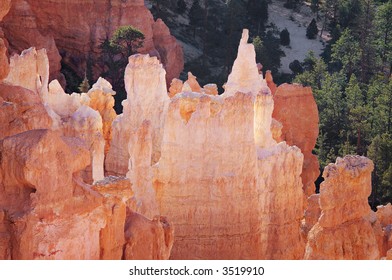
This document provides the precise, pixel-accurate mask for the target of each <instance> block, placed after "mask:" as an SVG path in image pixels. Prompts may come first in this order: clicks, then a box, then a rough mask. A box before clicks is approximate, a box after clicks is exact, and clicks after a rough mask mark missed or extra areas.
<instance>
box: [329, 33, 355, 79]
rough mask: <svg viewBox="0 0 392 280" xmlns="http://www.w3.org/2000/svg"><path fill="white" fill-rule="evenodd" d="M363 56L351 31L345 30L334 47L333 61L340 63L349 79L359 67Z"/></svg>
mask: <svg viewBox="0 0 392 280" xmlns="http://www.w3.org/2000/svg"><path fill="white" fill-rule="evenodd" d="M361 55H362V51H361V49H360V47H359V42H358V41H356V39H355V38H354V36H352V34H351V31H350V29H346V30H344V31H343V33H342V36H341V37H340V38H339V40H337V41H336V43H335V44H334V45H333V47H332V61H333V62H337V63H339V65H340V67H341V68H343V70H344V72H345V73H346V74H347V76H348V77H349V76H350V75H351V74H352V73H353V71H354V69H355V68H357V67H358V66H359V62H360V59H361Z"/></svg>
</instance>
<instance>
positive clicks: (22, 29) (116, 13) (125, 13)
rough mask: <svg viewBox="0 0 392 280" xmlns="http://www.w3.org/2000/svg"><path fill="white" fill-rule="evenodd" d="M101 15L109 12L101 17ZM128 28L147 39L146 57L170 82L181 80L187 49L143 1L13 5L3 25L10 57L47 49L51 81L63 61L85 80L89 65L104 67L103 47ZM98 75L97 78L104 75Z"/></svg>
mask: <svg viewBox="0 0 392 280" xmlns="http://www.w3.org/2000/svg"><path fill="white" fill-rule="evenodd" d="M101 11H106V12H105V13H104V15H103V16H98V17H97V16H96V15H97V14H102V13H101ZM124 25H133V26H135V27H137V28H139V29H140V30H141V31H142V32H143V33H144V35H145V37H146V40H145V43H144V47H143V49H142V50H141V52H142V53H149V54H151V55H156V56H158V57H159V58H160V59H161V61H162V62H163V63H164V65H165V68H166V70H167V72H168V76H167V81H168V82H170V81H171V80H172V79H173V78H175V77H178V76H179V74H180V72H181V71H182V69H183V65H184V61H183V52H182V48H181V46H180V45H179V44H178V43H177V41H176V40H175V38H174V37H173V36H171V35H170V31H169V30H168V28H167V27H166V25H165V24H164V23H163V22H162V21H160V20H158V21H156V22H154V20H153V17H152V15H151V13H150V12H149V11H148V9H147V8H146V7H145V6H144V1H143V0H128V1H122V0H111V1H109V0H105V1H93V0H88V1H83V2H81V1H77V0H71V1H64V0H55V1H52V0H50V1H49V0H44V1H35V0H12V6H11V9H10V12H9V14H8V15H7V16H6V17H5V18H4V21H3V23H1V26H2V27H3V29H4V32H5V36H6V38H7V39H8V40H9V41H10V50H11V52H14V51H15V52H21V51H22V50H24V49H27V48H29V47H30V46H35V47H36V48H46V50H47V52H48V56H49V60H50V65H51V75H50V77H51V79H55V78H57V79H59V75H58V74H59V71H60V60H61V57H62V58H63V63H65V64H66V65H68V66H69V67H71V68H73V69H74V70H75V71H76V73H78V74H79V76H81V77H82V76H83V75H84V73H85V70H86V62H87V60H92V61H93V62H94V63H93V64H94V65H96V64H97V63H98V62H99V61H98V59H99V53H100V51H99V48H98V46H99V44H100V42H101V41H102V40H104V39H105V38H107V37H110V36H111V35H112V33H113V32H114V31H115V30H116V29H117V28H118V27H120V26H124ZM60 54H61V57H60ZM94 70H95V73H94V76H95V78H98V76H99V74H100V69H99V68H96V69H94Z"/></svg>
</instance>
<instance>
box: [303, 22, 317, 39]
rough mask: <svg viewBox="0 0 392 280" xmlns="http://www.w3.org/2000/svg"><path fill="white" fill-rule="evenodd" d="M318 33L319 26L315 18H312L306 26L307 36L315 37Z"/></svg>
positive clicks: (309, 37)
mask: <svg viewBox="0 0 392 280" xmlns="http://www.w3.org/2000/svg"><path fill="white" fill-rule="evenodd" d="M317 34H318V27H317V23H316V20H315V19H312V21H311V22H310V24H309V25H308V27H307V28H306V37H307V38H308V39H315V38H316V36H317Z"/></svg>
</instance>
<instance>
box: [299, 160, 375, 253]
mask: <svg viewBox="0 0 392 280" xmlns="http://www.w3.org/2000/svg"><path fill="white" fill-rule="evenodd" d="M372 170H373V162H372V161H371V160H369V159H367V158H365V157H360V156H346V157H344V158H343V159H342V158H338V159H337V160H336V163H335V164H329V165H328V166H327V167H326V168H325V170H324V172H323V177H324V179H325V181H324V182H323V183H322V184H321V186H320V208H321V216H320V218H319V220H318V222H317V223H316V225H315V226H314V227H313V228H312V229H311V230H310V232H309V235H308V243H307V247H306V252H305V259H378V258H379V257H380V252H379V248H378V244H377V239H376V236H375V233H374V231H373V228H372V225H371V223H370V222H369V220H368V219H367V216H368V214H369V212H370V207H369V204H368V201H367V198H368V196H369V195H370V193H371V172H372Z"/></svg>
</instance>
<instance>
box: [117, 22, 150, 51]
mask: <svg viewBox="0 0 392 280" xmlns="http://www.w3.org/2000/svg"><path fill="white" fill-rule="evenodd" d="M144 39H145V38H144V34H143V33H142V32H141V31H140V30H139V29H137V28H135V27H133V26H131V25H128V26H121V27H119V28H118V29H117V30H116V31H115V32H114V34H113V36H112V38H111V39H110V46H111V48H112V49H113V50H114V51H115V52H118V53H120V54H122V55H124V56H126V57H127V58H128V57H129V56H130V55H132V54H135V53H136V52H137V50H138V49H140V48H141V47H143V43H144Z"/></svg>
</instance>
